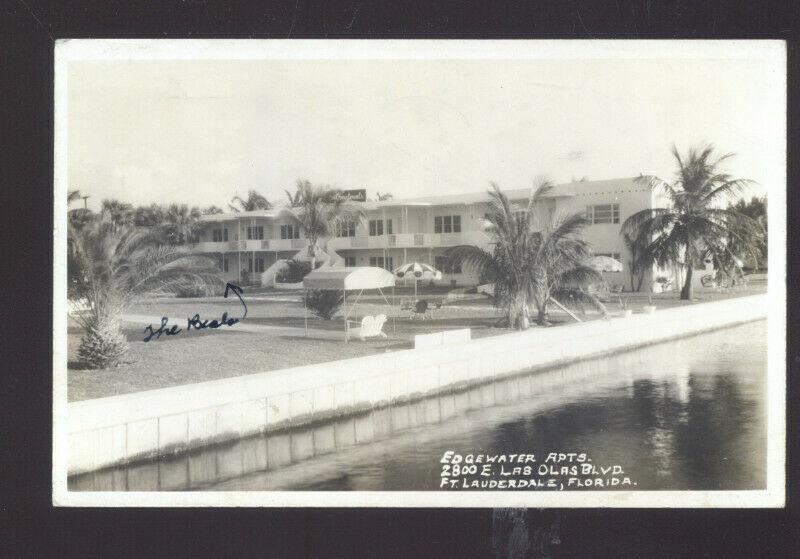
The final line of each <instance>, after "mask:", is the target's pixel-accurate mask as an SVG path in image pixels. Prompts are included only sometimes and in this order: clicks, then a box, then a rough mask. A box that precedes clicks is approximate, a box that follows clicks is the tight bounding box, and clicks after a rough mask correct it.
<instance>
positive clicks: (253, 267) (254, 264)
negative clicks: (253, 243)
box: [247, 256, 264, 273]
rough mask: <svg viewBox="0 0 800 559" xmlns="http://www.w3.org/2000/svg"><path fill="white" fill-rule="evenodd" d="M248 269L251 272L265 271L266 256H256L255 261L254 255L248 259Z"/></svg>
mask: <svg viewBox="0 0 800 559" xmlns="http://www.w3.org/2000/svg"><path fill="white" fill-rule="evenodd" d="M247 269H248V270H249V271H250V272H256V273H259V272H263V271H264V257H263V256H256V258H255V261H253V257H252V256H251V257H250V258H248V259H247Z"/></svg>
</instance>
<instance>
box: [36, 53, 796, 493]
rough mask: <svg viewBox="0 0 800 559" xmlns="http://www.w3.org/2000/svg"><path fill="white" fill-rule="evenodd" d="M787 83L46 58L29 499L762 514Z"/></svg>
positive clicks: (641, 74) (698, 71)
mask: <svg viewBox="0 0 800 559" xmlns="http://www.w3.org/2000/svg"><path fill="white" fill-rule="evenodd" d="M786 78H787V75H786V50H785V45H784V43H782V42H780V41H767V40H739V41H727V40H720V41H703V40H698V41H678V40H672V41H667V40H664V41H624V42H614V41H601V40H596V41H595V40H583V41H556V40H549V41H545V40H539V41H529V40H524V41H471V40H458V41H413V40H412V41H347V40H336V41H325V42H320V41H303V40H289V41H273V40H214V39H204V40H144V39H136V40H134V39H125V40H103V39H71V40H60V41H58V42H57V43H56V47H55V106H54V109H55V146H54V147H55V169H54V177H55V185H54V192H55V194H54V216H55V224H54V251H53V254H54V262H53V264H52V270H53V282H54V289H53V297H54V303H53V336H54V338H53V479H52V482H53V503H54V504H55V505H56V506H146V507H147V506H263V507H528V508H533V507H656V508H659V507H670V508H676V507H687V508H695V507H696V508H744V507H759V508H767V507H769V508H772V507H782V506H783V505H784V499H785V455H786V449H785V443H784V441H785V429H786V407H785V406H786V389H785V382H786V373H785V369H786V357H785V351H786V345H785V335H786V333H785V327H786V321H785V311H786V286H785V274H786V262H785V254H786V244H785V236H786V188H787V181H786ZM42 273H44V274H47V273H48V272H47V270H43V272H42Z"/></svg>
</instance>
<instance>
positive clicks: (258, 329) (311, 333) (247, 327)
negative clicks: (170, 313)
mask: <svg viewBox="0 0 800 559" xmlns="http://www.w3.org/2000/svg"><path fill="white" fill-rule="evenodd" d="M211 318H212V319H213V318H217V319H219V317H211ZM186 320H187V317H182V318H169V320H168V322H167V326H171V325H173V324H178V325H179V326H180V327H181V328H185V326H186ZM204 320H205V319H204ZM122 321H123V322H128V323H131V324H139V325H141V326H142V328H144V327H145V326H147V325H148V324H151V325H152V326H153V327H154V328H155V327H156V326H157V325H159V324H161V317H160V316H152V315H150V316H148V315H143V314H125V315H123V316H122ZM218 330H219V331H220V332H247V333H250V334H266V335H268V336H305V335H306V330H305V328H297V327H294V326H270V325H268V324H253V323H248V322H247V319H244V320H243V321H242V322H238V323H237V324H234V325H233V326H230V327H228V326H223V327H221V328H219V329H218ZM308 337H309V338H322V339H328V340H342V341H344V332H339V331H335V330H320V329H315V328H309V329H308Z"/></svg>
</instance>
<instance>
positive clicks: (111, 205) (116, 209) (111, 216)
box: [100, 200, 133, 232]
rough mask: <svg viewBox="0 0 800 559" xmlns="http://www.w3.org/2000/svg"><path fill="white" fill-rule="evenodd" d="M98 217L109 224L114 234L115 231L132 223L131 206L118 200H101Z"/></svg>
mask: <svg viewBox="0 0 800 559" xmlns="http://www.w3.org/2000/svg"><path fill="white" fill-rule="evenodd" d="M100 215H101V216H102V217H103V219H105V220H107V221H108V222H110V223H111V225H112V229H113V230H114V231H115V232H116V230H117V229H119V228H121V227H123V226H125V225H130V224H131V223H133V206H132V205H130V204H128V203H127V202H120V201H119V200H103V202H102V203H101V206H100Z"/></svg>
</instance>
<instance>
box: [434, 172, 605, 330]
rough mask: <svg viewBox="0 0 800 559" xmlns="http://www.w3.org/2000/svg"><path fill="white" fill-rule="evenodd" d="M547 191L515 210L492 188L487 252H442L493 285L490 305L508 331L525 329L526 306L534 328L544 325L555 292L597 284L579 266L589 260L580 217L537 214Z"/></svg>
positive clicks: (546, 187) (544, 187)
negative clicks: (490, 243)
mask: <svg viewBox="0 0 800 559" xmlns="http://www.w3.org/2000/svg"><path fill="white" fill-rule="evenodd" d="M551 189H552V184H551V183H549V182H544V183H542V184H541V185H540V186H539V187H538V188H535V189H531V194H530V196H529V198H528V201H527V202H526V204H525V205H524V206H523V207H519V206H517V205H515V204H512V203H511V202H510V201H509V199H508V197H507V196H506V195H505V194H504V193H503V192H502V191H501V190H500V188H499V187H498V186H497V185H496V184H494V183H492V190H490V191H489V196H490V199H489V212H488V214H487V215H486V221H487V222H488V224H489V226H488V228H487V231H488V232H489V233H490V234H491V235H492V237H493V245H494V247H493V249H492V250H491V251H488V250H484V249H482V248H479V247H476V246H472V245H460V246H457V247H453V248H451V249H449V250H448V252H447V255H448V257H449V258H450V259H451V260H453V261H458V262H461V264H462V265H464V266H467V267H470V268H472V269H474V270H476V271H478V272H479V273H480V274H481V275H483V276H485V277H487V278H491V279H493V280H494V282H495V288H494V290H495V291H494V292H495V302H496V304H497V305H498V306H501V307H504V308H505V311H506V316H507V318H508V323H509V325H510V326H512V327H515V328H519V329H525V328H527V327H528V324H529V318H528V317H529V309H530V307H531V306H532V305H533V306H535V307H536V309H537V311H538V314H537V323H538V324H540V325H544V324H546V322H547V308H548V304H549V303H550V301H551V300H552V297H553V294H554V293H555V292H556V291H558V290H561V289H563V288H567V287H571V288H582V286H585V285H587V284H588V283H591V282H596V281H601V280H602V278H601V277H600V274H599V273H598V272H596V271H595V270H593V269H592V268H590V267H589V266H587V265H586V264H585V262H587V260H588V259H589V257H590V256H591V251H590V249H589V245H588V244H587V243H586V242H585V241H584V240H583V239H581V238H580V232H581V230H582V229H583V228H584V227H585V226H586V224H587V221H586V217H585V216H584V215H583V214H574V215H569V216H566V217H561V216H555V215H551V214H550V213H549V212H547V211H545V210H544V208H542V201H543V199H544V197H545V196H546V195H547V194H548V192H550V190H551Z"/></svg>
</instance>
